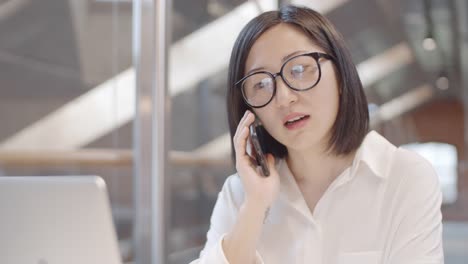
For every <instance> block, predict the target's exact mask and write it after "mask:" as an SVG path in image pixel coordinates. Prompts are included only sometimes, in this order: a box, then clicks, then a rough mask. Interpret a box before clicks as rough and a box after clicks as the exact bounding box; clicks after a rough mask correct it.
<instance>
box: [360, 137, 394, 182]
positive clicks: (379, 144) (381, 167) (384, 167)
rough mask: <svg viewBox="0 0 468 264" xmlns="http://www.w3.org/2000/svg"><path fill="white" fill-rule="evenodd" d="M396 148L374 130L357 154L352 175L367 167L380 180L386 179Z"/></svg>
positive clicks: (365, 139)
mask: <svg viewBox="0 0 468 264" xmlns="http://www.w3.org/2000/svg"><path fill="white" fill-rule="evenodd" d="M395 150H396V147H395V146H394V145H393V144H392V143H390V142H389V141H388V140H387V139H385V138H384V137H382V136H381V135H380V134H379V133H377V132H376V131H374V130H372V131H370V132H369V133H368V134H367V135H366V137H365V138H364V140H363V142H362V143H361V146H360V147H359V148H358V150H357V152H356V156H355V158H354V161H353V165H352V168H351V170H352V173H351V175H355V174H356V170H357V169H358V168H359V166H360V165H362V164H364V165H366V166H367V167H368V168H369V169H370V170H371V171H372V172H373V175H375V176H376V177H378V178H381V179H386V178H387V175H388V173H387V172H388V169H389V167H390V165H391V160H392V156H393V152H394V151H395Z"/></svg>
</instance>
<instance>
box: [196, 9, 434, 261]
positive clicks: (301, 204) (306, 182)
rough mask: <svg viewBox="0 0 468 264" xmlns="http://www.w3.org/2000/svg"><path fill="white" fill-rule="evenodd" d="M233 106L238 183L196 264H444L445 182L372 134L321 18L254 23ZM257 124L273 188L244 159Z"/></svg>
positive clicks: (270, 16)
mask: <svg viewBox="0 0 468 264" xmlns="http://www.w3.org/2000/svg"><path fill="white" fill-rule="evenodd" d="M227 103H228V116H229V124H230V132H231V136H232V144H233V149H234V151H235V154H234V156H235V158H234V159H235V164H236V169H237V174H235V175H232V176H230V177H229V178H228V179H227V180H226V182H225V184H224V186H223V189H222V191H221V192H220V194H219V196H218V200H217V203H216V206H215V208H214V211H213V215H212V218H211V227H210V230H209V231H208V234H207V238H208V240H207V243H206V245H205V248H204V250H203V251H202V252H201V253H200V258H199V259H198V260H196V261H194V262H193V263H231V264H236V263H242V264H244V263H266V264H277V263H278V264H279V263H323V264H329V263H346V264H352V263H359V264H366V263H369V264H370V263H373V264H375V263H392V264H402V263H427V264H429V263H431V264H432V263H434V264H435V263H443V251H442V242H441V237H442V224H441V220H442V216H441V212H440V206H441V192H440V187H439V183H438V179H437V175H436V174H435V172H434V170H433V168H432V167H431V165H430V164H429V163H428V162H427V161H426V160H424V159H423V158H421V157H419V156H418V155H416V154H414V153H411V152H409V151H406V150H403V149H400V148H396V147H395V146H393V145H392V144H391V143H389V142H388V141H387V140H385V139H384V138H383V137H382V136H380V135H379V134H378V133H377V132H375V131H371V132H368V124H369V116H368V110H367V101H366V98H365V95H364V92H363V88H362V85H361V82H360V80H359V77H358V73H357V71H356V67H355V65H354V64H353V63H352V61H351V56H350V54H349V51H348V50H347V48H346V47H345V44H344V40H343V38H342V36H341V35H340V34H339V33H338V32H337V31H336V30H335V28H334V27H333V25H332V24H331V23H330V22H329V21H328V20H327V19H326V18H324V17H323V16H322V15H320V14H318V13H317V12H315V11H313V10H310V9H307V8H299V7H294V6H286V7H283V8H281V9H280V10H279V11H272V12H266V13H263V14H261V15H259V16H258V17H256V18H254V19H253V20H252V21H251V22H249V23H248V24H247V25H246V26H245V28H244V29H243V31H242V32H241V33H240V35H239V37H238V39H237V41H236V43H235V45H234V48H233V51H232V55H231V62H230V67H229V91H228V94H227ZM255 117H257V118H258V119H259V120H260V122H261V124H262V125H263V129H264V131H263V132H264V133H263V136H262V137H263V145H264V147H265V149H266V152H267V153H269V154H268V155H267V161H268V167H269V169H270V175H269V176H267V177H266V176H263V175H262V172H261V170H260V169H259V168H258V167H257V165H256V163H255V162H254V161H253V159H252V157H251V156H250V155H249V154H250V151H248V150H249V147H248V146H249V145H250V139H249V129H248V128H249V125H251V124H252V123H253V122H254V120H255Z"/></svg>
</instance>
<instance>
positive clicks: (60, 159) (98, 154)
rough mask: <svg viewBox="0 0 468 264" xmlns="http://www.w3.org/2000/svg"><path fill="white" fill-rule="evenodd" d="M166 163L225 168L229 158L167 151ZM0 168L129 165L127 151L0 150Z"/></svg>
mask: <svg viewBox="0 0 468 264" xmlns="http://www.w3.org/2000/svg"><path fill="white" fill-rule="evenodd" d="M169 161H170V162H171V165H174V166H204V167H229V166H231V165H232V162H231V159H230V158H229V157H211V156H208V155H201V154H194V153H191V152H183V151H170V152H169ZM0 165H1V166H12V167H17V166H61V165H82V166H132V165H133V152H132V150H130V149H80V150H0Z"/></svg>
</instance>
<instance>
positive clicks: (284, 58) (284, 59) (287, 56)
mask: <svg viewBox="0 0 468 264" xmlns="http://www.w3.org/2000/svg"><path fill="white" fill-rule="evenodd" d="M306 52H307V51H305V50H297V51H295V52H293V53H291V54H289V55H286V56H284V57H283V59H282V61H281V62H283V63H284V62H285V61H286V60H288V59H290V58H291V57H293V56H295V55H298V54H302V53H306Z"/></svg>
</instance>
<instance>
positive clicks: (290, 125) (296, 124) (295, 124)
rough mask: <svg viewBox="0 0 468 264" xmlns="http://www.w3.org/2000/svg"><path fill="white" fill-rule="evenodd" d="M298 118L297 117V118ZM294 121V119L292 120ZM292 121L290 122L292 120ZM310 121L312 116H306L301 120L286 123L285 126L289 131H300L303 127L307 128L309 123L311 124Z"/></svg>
mask: <svg viewBox="0 0 468 264" xmlns="http://www.w3.org/2000/svg"><path fill="white" fill-rule="evenodd" d="M296 118H297V117H296ZM292 119H294V118H292ZM292 119H290V120H292ZM309 119H310V116H309V115H304V116H302V117H300V119H299V120H296V121H292V122H290V121H286V122H285V123H284V126H285V127H286V128H287V129H288V130H294V129H299V128H301V127H303V126H305V125H306V124H307V122H309Z"/></svg>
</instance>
